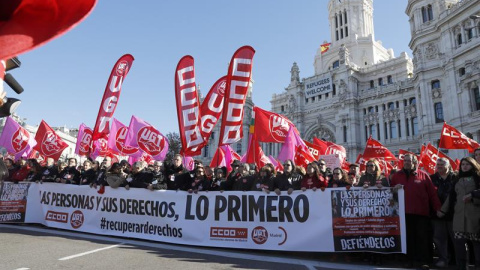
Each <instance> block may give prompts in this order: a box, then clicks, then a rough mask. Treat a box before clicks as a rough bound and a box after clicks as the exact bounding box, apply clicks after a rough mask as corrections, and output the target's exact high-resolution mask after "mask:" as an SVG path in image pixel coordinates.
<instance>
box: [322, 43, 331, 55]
mask: <svg viewBox="0 0 480 270" xmlns="http://www.w3.org/2000/svg"><path fill="white" fill-rule="evenodd" d="M330 44H332V43H325V44H322V45H320V52H321V54H324V53H325V52H326V51H328V49H330Z"/></svg>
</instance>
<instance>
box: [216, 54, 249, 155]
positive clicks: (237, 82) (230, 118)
mask: <svg viewBox="0 0 480 270" xmlns="http://www.w3.org/2000/svg"><path fill="white" fill-rule="evenodd" d="M254 55H255V50H254V49H253V48H252V47H250V46H243V47H241V48H240V49H238V50H237V51H236V52H235V53H234V54H233V56H232V60H231V61H230V66H229V67H228V75H227V85H226V88H225V104H224V106H223V107H224V109H223V114H222V126H221V128H220V136H219V142H218V145H219V146H222V145H225V144H232V143H234V142H237V141H239V140H240V139H241V138H242V137H243V110H244V108H245V100H246V98H247V93H248V85H249V84H250V78H251V77H252V66H253V56H254Z"/></svg>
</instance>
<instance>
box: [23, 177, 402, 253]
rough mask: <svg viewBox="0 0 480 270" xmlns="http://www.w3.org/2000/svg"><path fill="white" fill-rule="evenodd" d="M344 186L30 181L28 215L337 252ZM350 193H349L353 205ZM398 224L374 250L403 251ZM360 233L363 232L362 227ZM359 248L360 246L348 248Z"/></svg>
mask: <svg viewBox="0 0 480 270" xmlns="http://www.w3.org/2000/svg"><path fill="white" fill-rule="evenodd" d="M352 190H353V189H352ZM333 191H338V192H340V193H332V192H333ZM355 191H358V192H357V193H355V194H356V195H358V196H357V197H358V198H359V199H360V198H362V195H361V194H363V193H365V192H366V191H365V190H363V189H356V190H355ZM341 192H347V190H345V189H344V188H337V189H326V190H325V191H320V190H318V191H315V192H314V191H311V190H308V191H306V192H302V191H295V192H294V193H293V194H292V195H287V194H286V193H285V194H284V195H280V196H277V195H276V194H273V193H270V194H265V193H262V192H233V191H232V192H223V193H220V192H201V193H199V194H188V193H186V192H176V191H149V190H146V189H134V188H132V189H130V190H125V189H124V188H119V189H111V188H110V187H106V189H105V193H104V194H98V193H97V192H96V190H95V189H92V188H90V187H88V186H75V185H63V184H55V183H44V184H32V185H31V187H30V190H29V192H28V201H27V215H26V219H25V222H31V223H42V224H44V225H46V226H48V227H54V228H61V229H66V230H76V231H82V232H89V233H96V234H102V235H115V236H123V237H133V238H141V239H148V240H153V241H161V242H169V243H176V244H186V245H198V246H211V247H228V248H245V249H264V250H288V251H291V250H295V251H319V252H334V251H339V248H338V247H337V248H335V245H334V232H333V229H332V227H334V225H335V224H334V222H333V221H334V219H333V218H332V216H333V211H332V209H334V208H335V207H338V205H341V206H342V207H346V206H347V201H345V200H343V201H342V200H339V201H338V204H337V203H336V202H335V200H332V198H337V197H339V196H340V194H343V193H341ZM348 192H349V191H348ZM390 193H391V190H390V189H385V193H384V194H390ZM332 194H335V195H334V196H332ZM345 194H347V193H345ZM348 194H350V193H348ZM365 194H366V193H365ZM399 195H400V196H398V197H399V198H401V199H400V200H399V201H398V205H399V206H400V207H399V211H400V213H402V214H401V215H397V216H396V219H397V220H399V222H397V224H398V225H399V226H400V227H401V228H402V229H403V228H404V227H405V226H404V215H403V213H404V212H403V190H401V191H400V193H399ZM345 196H347V195H345ZM385 196H386V195H385ZM353 200H354V199H351V200H349V201H348V203H349V204H348V206H350V203H351V202H352V201H353ZM378 202H381V201H375V202H374V201H371V202H370V201H367V200H365V201H362V203H364V204H368V203H378ZM376 207H379V206H378V205H377V206H376ZM360 208H361V209H360ZM360 208H359V209H360V212H359V211H357V212H355V213H356V217H359V216H360V214H359V213H365V214H368V215H372V213H373V214H374V215H377V214H381V215H384V214H388V213H387V212H386V211H382V212H378V213H377V212H371V211H363V210H362V209H364V207H360ZM368 209H370V208H368ZM375 209H377V208H375ZM347 211H348V210H347ZM362 211H363V212H362ZM344 212H345V211H344ZM344 212H342V213H344ZM397 213H398V211H397ZM336 217H338V215H336ZM380 217H381V216H380ZM337 229H338V228H337ZM384 231H385V230H384ZM400 231H401V235H400V236H399V235H397V238H395V241H394V242H392V243H390V242H389V245H390V244H392V245H394V247H393V248H392V247H391V246H389V248H390V249H388V250H387V249H384V246H378V247H377V249H374V250H375V251H378V252H403V253H405V247H406V246H405V242H404V241H405V240H404V239H405V233H404V229H403V230H400V228H396V230H395V232H396V234H398V232H400ZM367 234H369V233H367ZM386 234H388V231H387V233H386ZM338 235H339V234H338V233H337V235H336V236H335V237H337V236H338ZM356 235H359V232H358V231H357V233H356ZM383 236H385V233H384V235H383ZM337 238H338V237H337ZM400 238H401V241H400ZM335 241H337V240H335ZM338 241H341V240H338ZM372 241H374V240H372ZM355 250H356V248H355V247H349V248H348V250H347V249H345V251H355ZM358 250H365V249H358Z"/></svg>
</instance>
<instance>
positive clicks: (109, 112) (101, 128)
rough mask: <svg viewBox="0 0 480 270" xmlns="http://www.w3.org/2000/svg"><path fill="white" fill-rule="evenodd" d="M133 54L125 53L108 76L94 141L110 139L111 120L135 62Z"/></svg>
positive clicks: (94, 132) (94, 130) (96, 123)
mask: <svg viewBox="0 0 480 270" xmlns="http://www.w3.org/2000/svg"><path fill="white" fill-rule="evenodd" d="M133 60H134V58H133V56H132V55H130V54H125V55H123V56H122V57H120V59H118V61H117V62H116V63H115V65H114V66H113V69H112V72H111V73H110V77H109V78H108V82H107V86H106V87H105V92H104V93H103V98H102V103H100V109H99V110H98V115H97V121H96V122H95V128H94V129H93V139H92V140H93V141H96V140H97V139H100V138H104V139H105V140H107V139H108V134H109V133H110V121H111V120H112V117H113V113H114V112H115V108H116V107H117V103H118V99H119V98H120V91H121V90H122V83H123V81H124V80H125V77H126V76H127V74H128V72H129V71H130V68H131V66H132V63H133Z"/></svg>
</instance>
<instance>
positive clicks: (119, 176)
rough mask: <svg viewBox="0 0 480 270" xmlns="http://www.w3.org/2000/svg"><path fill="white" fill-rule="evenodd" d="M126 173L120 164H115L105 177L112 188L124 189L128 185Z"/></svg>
mask: <svg viewBox="0 0 480 270" xmlns="http://www.w3.org/2000/svg"><path fill="white" fill-rule="evenodd" d="M125 177H126V175H125V173H123V172H122V166H121V165H120V163H117V162H115V163H113V164H112V166H111V167H110V170H108V172H107V173H106V175H105V181H106V182H107V183H108V185H109V186H110V187H111V188H118V187H123V186H125V185H126V180H125Z"/></svg>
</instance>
